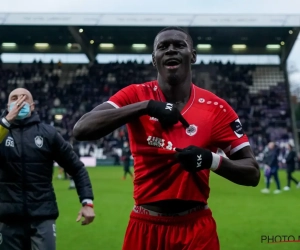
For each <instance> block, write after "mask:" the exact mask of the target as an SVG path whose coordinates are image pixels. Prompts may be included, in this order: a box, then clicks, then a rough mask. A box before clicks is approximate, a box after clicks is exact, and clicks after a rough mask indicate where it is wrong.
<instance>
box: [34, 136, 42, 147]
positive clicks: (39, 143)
mask: <svg viewBox="0 0 300 250" xmlns="http://www.w3.org/2000/svg"><path fill="white" fill-rule="evenodd" d="M34 142H35V145H36V146H37V147H38V148H41V147H43V144H44V139H43V137H41V136H36V137H35V138H34Z"/></svg>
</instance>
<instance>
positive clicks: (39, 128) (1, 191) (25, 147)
mask: <svg viewBox="0 0 300 250" xmlns="http://www.w3.org/2000/svg"><path fill="white" fill-rule="evenodd" d="M1 125H2V126H5V125H4V124H2V123H1ZM54 161H55V162H57V163H58V164H59V165H60V166H61V167H63V168H64V169H65V170H66V172H68V174H70V175H71V176H72V177H73V179H74V181H75V183H76V188H77V192H78V195H79V198H80V201H82V200H83V199H93V192H92V186H91V182H90V179H89V176H88V173H87V171H86V169H85V167H84V164H83V163H82V162H81V161H80V160H79V158H78V156H77V155H76V154H75V153H74V151H73V150H72V147H71V146H70V144H69V143H67V142H66V141H65V140H64V139H63V138H62V137H61V136H60V134H59V133H58V132H57V131H56V129H55V128H54V127H52V126H50V125H46V124H43V123H41V122H40V119H39V116H38V115H37V114H35V113H34V114H32V116H31V117H29V118H26V119H24V120H20V121H18V122H17V123H14V124H12V125H11V127H10V128H9V133H8V135H7V136H6V138H4V140H3V141H2V143H1V144H0V221H3V222H9V221H14V222H15V221H28V220H29V221H32V220H38V219H56V218H57V217H58V208H57V204H56V197H55V194H54V189H53V186H52V176H53V165H54V164H53V163H54Z"/></svg>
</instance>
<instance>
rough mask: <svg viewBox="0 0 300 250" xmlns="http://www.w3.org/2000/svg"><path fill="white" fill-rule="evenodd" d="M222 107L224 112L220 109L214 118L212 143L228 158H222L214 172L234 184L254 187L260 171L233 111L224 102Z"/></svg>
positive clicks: (257, 181)
mask: <svg viewBox="0 0 300 250" xmlns="http://www.w3.org/2000/svg"><path fill="white" fill-rule="evenodd" d="M223 106H224V108H225V111H226V112H224V110H222V109H220V112H219V114H217V115H216V116H215V121H214V124H216V126H215V127H214V128H213V131H212V133H213V134H212V143H213V144H214V146H216V147H218V148H221V149H222V150H223V151H224V152H225V153H226V155H227V157H228V158H225V157H222V160H221V161H220V165H219V166H218V168H217V169H216V170H215V171H214V172H215V173H216V174H218V175H220V176H222V177H224V178H226V179H228V180H230V181H232V182H234V183H236V184H240V185H244V186H254V187H255V186H257V185H258V183H259V180H260V170H259V165H258V163H257V161H256V159H255V156H254V153H253V151H252V149H251V147H250V143H249V141H248V137H247V135H246V134H245V133H244V131H243V128H242V124H241V122H240V120H239V118H238V116H237V114H236V113H235V112H234V110H233V109H232V108H231V107H230V106H229V104H228V103H226V102H225V101H224V103H223Z"/></svg>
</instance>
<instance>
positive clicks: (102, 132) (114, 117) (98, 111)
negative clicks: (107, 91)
mask: <svg viewBox="0 0 300 250" xmlns="http://www.w3.org/2000/svg"><path fill="white" fill-rule="evenodd" d="M147 106H148V101H143V102H137V103H133V104H129V105H126V106H124V107H121V108H115V107H114V106H112V105H111V104H109V103H103V104H101V105H99V106H97V107H96V108H95V109H93V110H92V111H91V112H89V113H86V114H85V115H83V116H82V117H81V118H80V120H79V121H78V122H77V123H76V124H75V126H74V129H73V135H74V137H75V139H76V140H78V141H92V140H98V139H100V138H101V137H103V136H106V135H107V134H109V133H111V132H113V131H114V130H116V129H117V128H119V127H120V126H122V125H124V124H126V123H128V122H130V121H132V120H134V119H137V118H139V117H140V116H142V115H145V114H146V113H147Z"/></svg>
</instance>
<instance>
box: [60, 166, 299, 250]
mask: <svg viewBox="0 0 300 250" xmlns="http://www.w3.org/2000/svg"><path fill="white" fill-rule="evenodd" d="M88 170H89V173H90V177H91V180H92V184H93V189H94V194H95V211H96V219H95V221H94V223H92V224H91V225H89V226H81V225H80V223H76V222H75V220H76V217H77V213H78V211H79V209H80V204H79V201H78V198H77V194H76V191H74V190H68V185H69V183H68V181H63V180H57V179H56V176H57V175H56V174H55V178H54V179H55V180H54V185H55V190H56V194H57V200H58V205H59V209H60V217H59V219H58V220H57V245H58V250H66V249H68V250H120V249H121V247H122V241H123V237H124V233H125V229H126V226H127V222H128V219H129V213H130V211H131V209H132V206H133V198H132V182H131V180H130V179H128V180H126V181H123V180H121V176H122V168H119V167H107V168H106V167H99V168H88ZM295 176H296V177H297V178H298V179H300V172H298V173H296V174H295ZM280 178H281V185H282V186H285V185H286V175H285V172H281V173H280ZM210 185H211V197H210V199H209V206H210V207H211V209H212V211H213V215H214V218H215V219H216V221H217V225H218V234H219V237H220V243H221V249H222V250H269V249H270V250H277V249H278V250H299V249H300V242H299V243H280V244H266V243H261V235H275V236H276V235H297V238H298V235H300V199H299V197H300V189H296V188H295V186H294V185H293V186H292V190H291V191H289V192H284V193H281V194H278V195H274V194H272V193H271V194H267V195H264V194H261V193H260V189H262V188H263V187H264V180H263V178H262V180H261V183H260V185H259V186H258V187H256V188H251V187H242V186H237V185H235V184H232V183H230V182H229V181H227V180H225V179H223V178H221V177H219V176H217V175H215V174H212V175H211V180H210ZM271 188H272V189H274V188H275V183H272V184H271Z"/></svg>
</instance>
